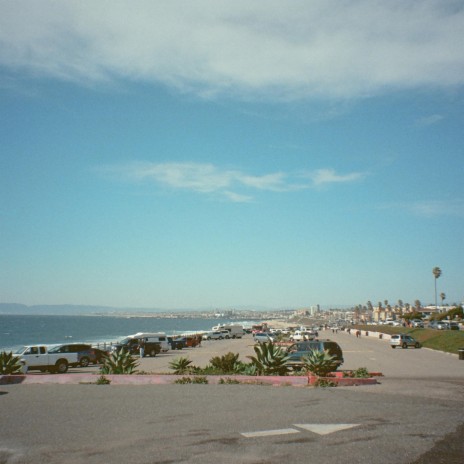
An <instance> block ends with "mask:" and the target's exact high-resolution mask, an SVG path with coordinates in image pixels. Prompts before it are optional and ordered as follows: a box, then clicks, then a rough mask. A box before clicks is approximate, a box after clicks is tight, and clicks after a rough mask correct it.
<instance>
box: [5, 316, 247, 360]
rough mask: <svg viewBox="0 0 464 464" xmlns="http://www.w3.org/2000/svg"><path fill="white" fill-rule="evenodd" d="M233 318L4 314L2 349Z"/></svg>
mask: <svg viewBox="0 0 464 464" xmlns="http://www.w3.org/2000/svg"><path fill="white" fill-rule="evenodd" d="M229 322H230V319H204V318H195V317H192V318H158V317H156V318H155V317H113V316H37V315H34V316H29V315H27V316H23V315H20V316H13V315H0V350H1V351H3V350H8V351H9V350H13V351H16V349H18V348H19V347H21V346H23V345H30V344H39V343H40V344H55V343H76V342H85V343H91V344H97V343H109V342H115V341H117V340H121V339H122V338H124V337H125V336H127V335H131V334H135V333H137V332H166V333H167V334H180V333H185V332H197V331H207V330H211V328H212V327H213V326H215V325H218V324H224V323H229ZM235 323H241V322H235ZM245 323H246V322H245ZM248 325H249V324H248Z"/></svg>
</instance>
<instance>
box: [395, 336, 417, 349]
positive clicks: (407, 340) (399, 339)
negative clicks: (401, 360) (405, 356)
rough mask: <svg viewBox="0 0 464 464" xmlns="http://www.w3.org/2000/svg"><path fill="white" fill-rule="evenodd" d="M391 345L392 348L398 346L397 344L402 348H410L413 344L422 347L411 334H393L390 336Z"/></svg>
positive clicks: (415, 346)
mask: <svg viewBox="0 0 464 464" xmlns="http://www.w3.org/2000/svg"><path fill="white" fill-rule="evenodd" d="M390 346H391V347H392V348H396V347H397V346H401V348H403V349H404V348H408V347H410V346H413V347H414V348H420V347H421V344H420V343H419V342H418V341H417V340H416V339H415V338H412V337H411V336H410V335H404V334H401V335H392V336H391V338H390Z"/></svg>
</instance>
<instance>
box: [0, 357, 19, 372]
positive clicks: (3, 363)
mask: <svg viewBox="0 0 464 464" xmlns="http://www.w3.org/2000/svg"><path fill="white" fill-rule="evenodd" d="M21 373H22V365H21V363H20V362H19V358H18V357H17V356H14V355H13V353H12V352H11V351H10V352H9V353H7V352H6V351H2V352H1V353H0V374H2V375H11V374H21Z"/></svg>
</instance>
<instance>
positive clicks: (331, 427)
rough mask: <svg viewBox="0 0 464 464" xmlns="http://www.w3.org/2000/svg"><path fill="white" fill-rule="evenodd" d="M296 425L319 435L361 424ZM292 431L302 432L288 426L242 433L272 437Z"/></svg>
mask: <svg viewBox="0 0 464 464" xmlns="http://www.w3.org/2000/svg"><path fill="white" fill-rule="evenodd" d="M293 425H294V427H298V428H299V429H303V430H307V431H309V432H313V433H317V434H318V435H329V434H330V433H334V432H339V431H341V430H348V429H352V428H353V427H358V426H359V425H361V424H293ZM290 433H300V430H296V429H292V428H288V429H277V430H260V431H258V432H244V433H241V434H240V435H242V436H244V437H245V438H256V437H272V436H275V435H288V434H290Z"/></svg>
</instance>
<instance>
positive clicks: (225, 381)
mask: <svg viewBox="0 0 464 464" xmlns="http://www.w3.org/2000/svg"><path fill="white" fill-rule="evenodd" d="M239 383H240V381H239V380H237V379H231V378H230V377H228V378H225V379H219V385H237V384H239Z"/></svg>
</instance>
